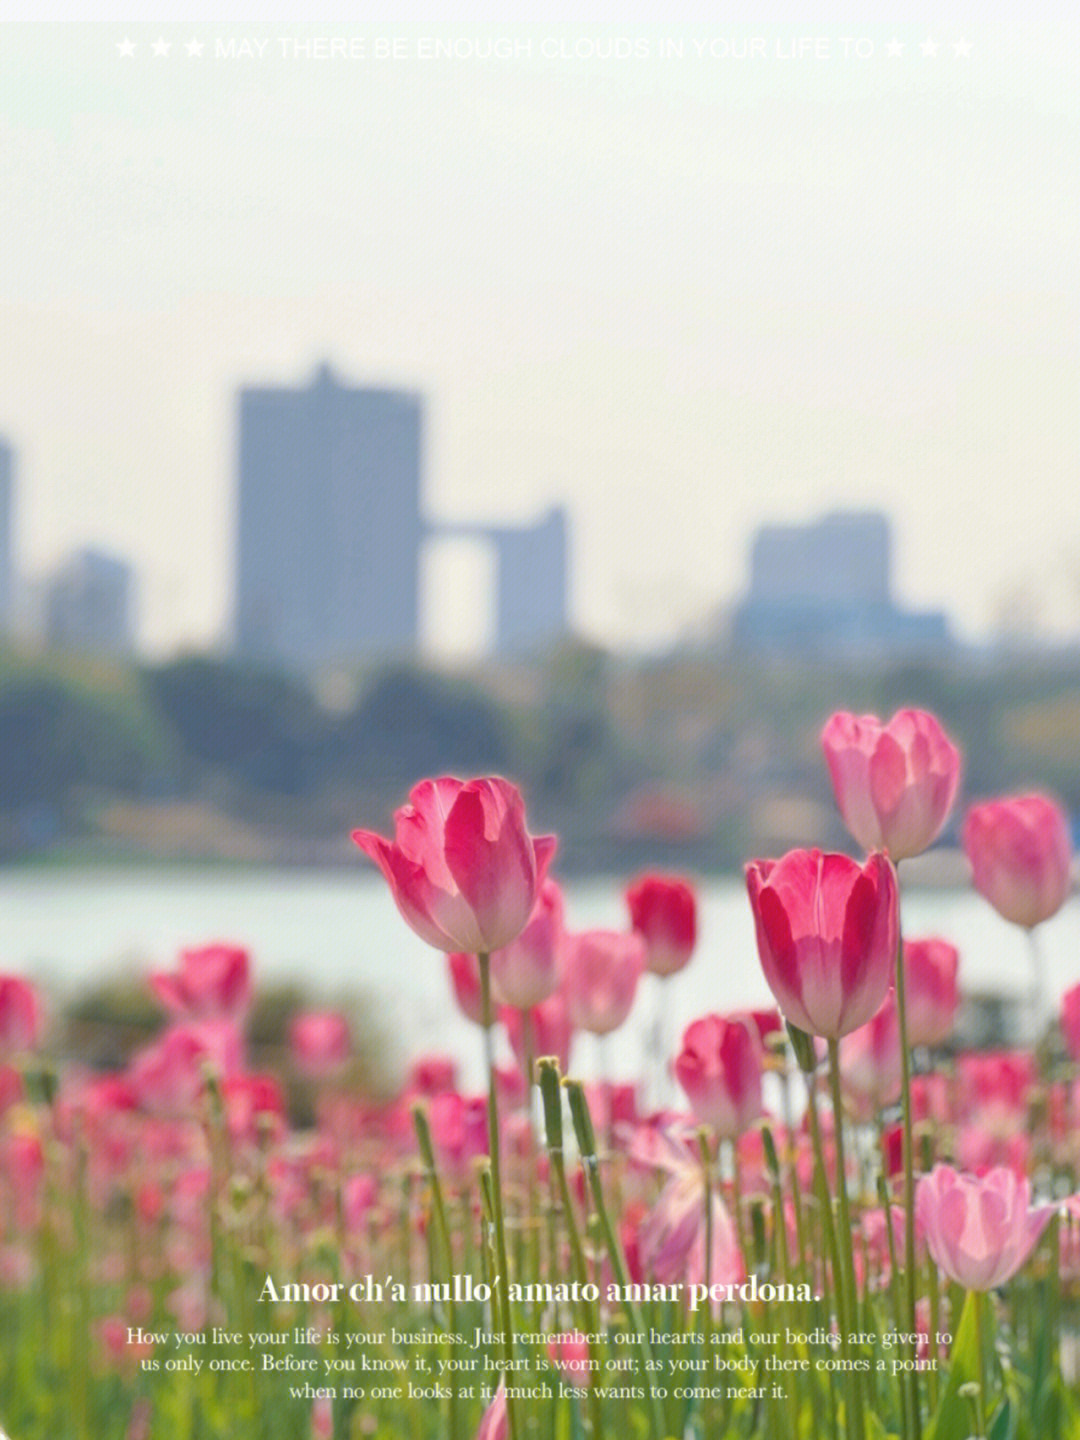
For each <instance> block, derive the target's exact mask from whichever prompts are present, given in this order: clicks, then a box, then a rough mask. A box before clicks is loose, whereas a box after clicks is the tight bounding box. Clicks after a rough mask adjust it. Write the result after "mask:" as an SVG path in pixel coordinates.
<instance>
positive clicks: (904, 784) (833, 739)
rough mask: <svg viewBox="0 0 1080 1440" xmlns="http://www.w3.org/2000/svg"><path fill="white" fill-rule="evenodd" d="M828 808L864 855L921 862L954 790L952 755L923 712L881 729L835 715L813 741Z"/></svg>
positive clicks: (956, 777)
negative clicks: (827, 780)
mask: <svg viewBox="0 0 1080 1440" xmlns="http://www.w3.org/2000/svg"><path fill="white" fill-rule="evenodd" d="M821 744H822V748H823V749H824V751H825V761H826V763H827V765H828V767H829V774H830V775H831V776H832V783H833V790H834V791H835V792H836V803H837V805H838V806H839V808H840V814H841V815H842V816H843V817H844V824H845V825H846V826H847V827H848V829H849V830H850V831H851V833H852V835H854V837H855V839H856V840H857V841H858V842H859V844H860V845H861V846H862V847H863V849H864V850H887V851H888V852H889V855H890V856H891V858H892V859H893V860H894V861H895V860H906V859H907V858H908V857H909V856H911V855H921V854H922V852H923V851H924V850H925V849H927V847H928V846H930V845H932V844H933V842H934V841H935V840H936V839H937V837H938V835H939V834H940V833H941V828H942V826H943V825H944V824H945V821H946V820H947V819H948V815H949V811H950V810H951V809H952V805H953V801H954V800H955V799H956V791H957V787H958V785H959V783H960V752H959V751H958V750H957V748H956V746H955V745H953V743H952V741H951V740H950V739H949V737H948V736H947V735H946V734H945V732H944V730H943V729H942V728H941V725H940V724H939V723H938V721H937V719H936V718H935V717H934V716H933V715H931V714H930V713H929V712H928V711H926V710H898V711H897V713H896V714H895V715H894V716H893V718H892V719H891V720H890V721H889V722H888V724H887V725H883V724H882V723H881V721H880V720H878V719H877V718H876V717H875V716H873V715H863V716H857V715H851V714H848V713H847V712H846V711H838V712H837V713H836V714H835V715H833V716H832V718H831V719H830V720H829V721H828V723H827V724H826V726H825V729H824V730H823V731H822V734H821Z"/></svg>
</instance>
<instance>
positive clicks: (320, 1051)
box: [289, 1010, 351, 1079]
mask: <svg viewBox="0 0 1080 1440" xmlns="http://www.w3.org/2000/svg"><path fill="white" fill-rule="evenodd" d="M350 1045H351V1039H350V1036H349V1022H348V1021H347V1020H346V1019H345V1016H344V1015H341V1014H339V1013H338V1011H336V1010H309V1011H305V1012H304V1013H303V1014H300V1015H294V1016H293V1019H292V1022H291V1024H290V1025H289V1049H290V1051H291V1052H292V1058H293V1063H294V1064H295V1065H296V1068H297V1069H298V1070H299V1071H300V1072H301V1074H304V1075H309V1076H311V1078H312V1079H320V1078H322V1077H324V1076H327V1075H332V1074H333V1073H334V1071H335V1070H340V1069H341V1067H342V1066H343V1065H344V1064H345V1063H346V1061H347V1060H348V1058H349V1048H350Z"/></svg>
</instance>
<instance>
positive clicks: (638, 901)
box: [626, 875, 697, 976]
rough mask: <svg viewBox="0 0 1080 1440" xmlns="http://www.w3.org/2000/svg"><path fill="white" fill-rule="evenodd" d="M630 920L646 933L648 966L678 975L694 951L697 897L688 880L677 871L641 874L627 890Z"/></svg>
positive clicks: (653, 970) (657, 971) (653, 971)
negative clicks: (672, 872)
mask: <svg viewBox="0 0 1080 1440" xmlns="http://www.w3.org/2000/svg"><path fill="white" fill-rule="evenodd" d="M626 904H627V907H628V909H629V911H630V924H631V927H632V928H633V929H634V930H636V931H637V933H638V934H639V935H641V936H643V937H644V940H645V945H646V958H645V968H646V969H647V970H649V971H651V972H652V974H654V975H662V976H663V975H674V974H675V973H676V971H678V970H682V969H683V968H684V967H685V966H686V964H687V963H688V962H689V960H690V956H691V955H692V954H693V953H694V943H695V941H696V939H697V897H696V895H695V894H694V890H693V887H692V886H691V885H690V884H689V882H688V881H686V880H681V879H679V878H678V877H677V876H674V875H641V876H639V877H638V879H636V880H635V881H633V883H632V884H631V885H630V886H629V887H628V888H627V891H626Z"/></svg>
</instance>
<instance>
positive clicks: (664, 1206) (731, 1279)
mask: <svg viewBox="0 0 1080 1440" xmlns="http://www.w3.org/2000/svg"><path fill="white" fill-rule="evenodd" d="M630 1155H631V1158H632V1159H634V1160H636V1161H637V1162H638V1163H640V1164H648V1165H655V1166H658V1167H659V1168H661V1169H662V1170H664V1171H666V1172H667V1175H668V1181H667V1184H666V1185H665V1186H664V1189H663V1190H662V1191H661V1193H660V1197H659V1199H658V1200H657V1201H656V1203H655V1205H653V1207H652V1209H651V1210H650V1211H649V1212H648V1214H647V1215H646V1216H645V1218H644V1220H643V1221H642V1223H641V1227H640V1229H639V1231H638V1236H637V1246H636V1248H637V1253H638V1257H639V1260H640V1263H641V1266H642V1269H643V1271H644V1273H645V1274H646V1275H648V1276H650V1277H651V1278H652V1279H654V1280H656V1281H658V1282H659V1283H660V1284H661V1285H670V1284H674V1283H675V1282H676V1281H681V1282H684V1283H686V1284H692V1285H700V1284H702V1283H704V1280H705V1275H706V1271H708V1274H709V1280H710V1283H711V1284H720V1285H738V1284H741V1283H742V1281H743V1280H744V1279H745V1276H746V1269H745V1266H744V1264H743V1258H742V1253H741V1251H740V1250H739V1242H738V1238H737V1235H736V1232H735V1225H734V1222H733V1221H732V1218H731V1216H730V1214H729V1213H728V1209H727V1207H726V1205H725V1204H724V1202H723V1200H722V1199H721V1198H720V1195H719V1194H718V1193H717V1192H716V1191H715V1190H714V1191H713V1192H712V1195H711V1210H712V1215H711V1221H712V1224H711V1229H712V1260H711V1264H710V1265H709V1266H706V1264H705V1254H706V1252H705V1232H706V1225H705V1177H704V1175H703V1173H702V1169H701V1157H700V1155H699V1154H697V1153H696V1147H695V1146H694V1145H692V1144H691V1143H689V1141H687V1140H685V1139H684V1138H683V1137H681V1136H679V1135H678V1134H677V1132H675V1131H673V1130H669V1131H666V1132H665V1131H658V1130H655V1129H649V1128H644V1129H642V1130H640V1131H639V1132H638V1135H637V1136H636V1137H635V1140H634V1143H633V1145H632V1146H631V1150H630Z"/></svg>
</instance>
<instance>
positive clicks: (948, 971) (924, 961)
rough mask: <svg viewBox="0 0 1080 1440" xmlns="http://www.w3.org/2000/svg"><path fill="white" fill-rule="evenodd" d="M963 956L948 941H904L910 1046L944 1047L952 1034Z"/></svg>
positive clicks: (958, 1005)
mask: <svg viewBox="0 0 1080 1440" xmlns="http://www.w3.org/2000/svg"><path fill="white" fill-rule="evenodd" d="M959 968H960V954H959V952H958V950H957V949H956V946H955V945H950V944H949V942H948V941H947V940H938V939H927V940H905V941H904V980H905V984H906V986H907V991H906V999H907V1038H908V1044H909V1045H941V1044H942V1043H943V1042H944V1041H945V1040H947V1039H948V1038H949V1036H950V1035H951V1034H952V1032H953V1026H954V1024H955V1023H956V1012H957V1010H958V1009H959V1008H960V991H959V988H958V986H957V980H956V977H957V972H958V970H959Z"/></svg>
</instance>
